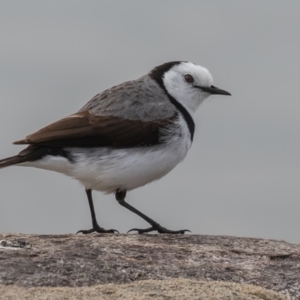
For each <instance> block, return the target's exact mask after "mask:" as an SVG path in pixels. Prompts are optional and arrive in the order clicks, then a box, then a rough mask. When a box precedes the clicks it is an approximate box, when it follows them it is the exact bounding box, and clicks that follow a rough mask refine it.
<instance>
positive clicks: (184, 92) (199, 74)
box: [163, 62, 229, 115]
mask: <svg viewBox="0 0 300 300" xmlns="http://www.w3.org/2000/svg"><path fill="white" fill-rule="evenodd" d="M163 82H164V86H165V88H166V89H167V91H168V93H169V94H170V95H171V96H172V97H174V98H175V99H176V100H177V101H178V102H180V103H181V104H182V105H183V106H184V107H185V108H186V109H187V110H188V111H189V113H190V114H192V115H193V114H194V112H195V111H196V109H197V108H198V107H199V105H200V104H201V103H202V102H203V101H204V100H205V99H206V98H207V97H208V96H210V95H211V94H222V92H224V93H223V94H225V93H227V92H225V91H222V90H220V89H218V88H215V87H214V86H213V78H212V76H211V74H210V73H209V71H208V70H207V69H206V68H203V67H201V66H199V65H195V64H193V63H191V62H181V63H180V64H177V65H175V66H173V67H172V68H171V69H170V70H168V71H167V72H165V73H164V77H163ZM218 91H221V92H218ZM228 94H229V93H227V95H228ZM225 95H226V94H225Z"/></svg>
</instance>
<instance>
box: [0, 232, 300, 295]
mask: <svg viewBox="0 0 300 300" xmlns="http://www.w3.org/2000/svg"><path fill="white" fill-rule="evenodd" d="M0 240H1V241H2V244H1V245H2V246H1V245H0V283H1V284H2V285H11V284H13V285H15V286H18V287H25V288H28V287H83V286H95V285H99V284H109V283H111V284H127V283H133V282H135V281H141V280H150V279H151V280H169V279H174V278H185V279H190V280H198V281H200V280H201V281H208V282H210V281H224V282H231V283H242V284H252V285H256V286H260V287H263V288H266V289H270V290H273V291H276V292H280V293H281V294H282V295H287V297H288V298H287V299H300V245H299V244H290V243H287V242H284V241H276V240H264V239H255V238H238V237H228V236H201V235H117V234H115V235H113V234H106V235H105V234H95V235H88V236H86V235H77V236H76V235H23V234H20V235H16V234H14V235H0ZM3 241H5V243H6V245H12V244H15V243H16V241H22V243H21V244H22V245H30V246H27V247H26V246H24V247H11V246H9V247H6V246H4V245H3ZM5 243H4V244H5ZM10 243H11V244H10ZM12 248H14V251H12V250H11V249H12Z"/></svg>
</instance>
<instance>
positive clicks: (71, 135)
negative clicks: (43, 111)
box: [14, 110, 176, 148]
mask: <svg viewBox="0 0 300 300" xmlns="http://www.w3.org/2000/svg"><path fill="white" fill-rule="evenodd" d="M174 118H176V114H174V115H173V116H172V117H170V118H168V119H165V120H155V121H150V122H143V121H141V120H127V119H124V118H121V117H116V116H98V115H95V114H93V113H91V112H90V111H88V110H86V111H80V112H77V113H75V114H73V115H70V116H68V117H66V118H63V119H61V120H59V121H57V122H55V123H52V124H50V125H48V126H46V127H44V128H42V129H40V130H39V131H37V132H35V133H33V134H30V135H28V136H27V137H26V138H25V139H24V140H21V141H16V142H15V143H14V144H29V145H40V146H55V147H119V148H128V147H141V146H145V145H153V144H157V143H159V140H160V134H161V130H162V129H163V128H165V127H166V126H168V125H169V124H170V123H171V122H172V121H173V120H174Z"/></svg>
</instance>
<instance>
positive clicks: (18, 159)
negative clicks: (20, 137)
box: [0, 155, 27, 169]
mask: <svg viewBox="0 0 300 300" xmlns="http://www.w3.org/2000/svg"><path fill="white" fill-rule="evenodd" d="M25 161H27V159H26V158H25V157H24V156H19V155H15V156H11V157H7V158H4V159H1V160H0V169H2V168H5V167H8V166H13V165H16V164H20V163H22V162H25Z"/></svg>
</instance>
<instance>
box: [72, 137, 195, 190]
mask: <svg viewBox="0 0 300 300" xmlns="http://www.w3.org/2000/svg"><path fill="white" fill-rule="evenodd" d="M172 146H173V147H171V145H170V144H169V145H163V146H155V147H154V146H152V147H145V148H131V149H103V148H102V149H101V148H98V149H94V150H93V153H90V154H89V153H85V152H81V153H79V152H77V151H76V152H77V154H76V160H77V163H76V164H75V166H74V168H73V169H72V170H71V172H70V174H68V175H69V176H72V177H74V178H76V179H78V180H79V181H80V182H81V183H82V184H83V185H84V186H85V187H86V188H89V189H93V190H98V191H102V192H105V193H114V192H115V191H116V190H117V189H124V190H133V189H135V188H137V187H140V186H143V185H145V184H147V183H150V182H152V181H154V180H157V179H160V178H161V177H163V176H164V175H166V174H167V173H169V172H170V171H171V170H172V169H173V168H174V167H175V166H176V165H177V164H178V163H179V162H180V161H182V160H183V159H184V157H185V156H186V153H187V151H188V149H189V147H190V142H188V141H182V143H180V144H177V143H176V145H175V144H174V145H172ZM96 153H97V154H96Z"/></svg>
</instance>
